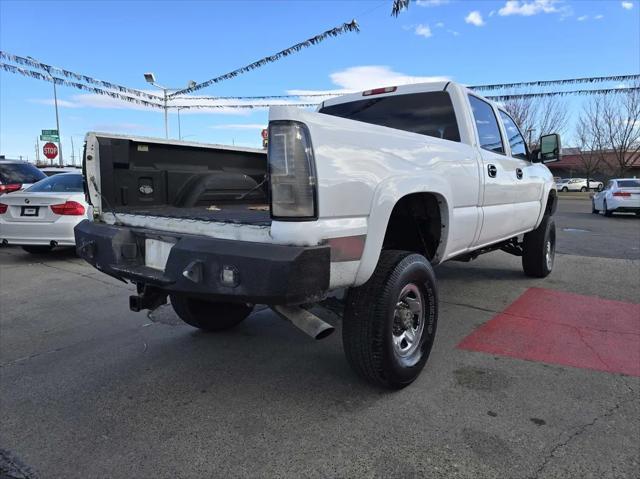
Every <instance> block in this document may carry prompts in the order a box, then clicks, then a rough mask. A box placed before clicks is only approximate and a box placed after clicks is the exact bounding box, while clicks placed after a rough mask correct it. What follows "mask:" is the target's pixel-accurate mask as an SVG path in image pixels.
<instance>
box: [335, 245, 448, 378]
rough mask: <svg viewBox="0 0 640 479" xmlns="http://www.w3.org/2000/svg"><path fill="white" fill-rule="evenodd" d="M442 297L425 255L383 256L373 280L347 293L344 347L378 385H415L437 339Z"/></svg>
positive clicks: (360, 370)
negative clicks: (439, 299)
mask: <svg viewBox="0 0 640 479" xmlns="http://www.w3.org/2000/svg"><path fill="white" fill-rule="evenodd" d="M437 320H438V294H437V288H436V280H435V275H434V273H433V269H432V268H431V265H430V264H429V261H427V259H426V258H425V257H424V256H421V255H419V254H413V253H411V252H408V251H383V252H382V253H381V255H380V260H379V261H378V265H377V266H376V270H375V271H374V273H373V275H372V276H371V278H370V279H369V281H367V282H366V283H365V284H363V285H362V286H359V287H357V288H351V289H350V290H349V292H348V293H347V298H346V305H345V312H344V319H343V326H342V344H343V346H344V350H345V354H346V356H347V360H348V362H349V363H350V365H351V367H352V368H353V369H354V370H355V371H356V372H357V373H358V374H359V375H360V376H361V377H363V378H364V379H366V380H367V381H369V382H370V383H372V384H374V385H376V386H382V387H385V388H389V389H400V388H403V387H405V386H407V385H409V384H411V383H412V382H413V381H414V380H415V379H416V378H417V377H418V375H419V374H420V372H421V371H422V369H423V368H424V365H425V364H426V362H427V359H428V357H429V353H430V352H431V347H432V346H433V341H434V339H435V334H436V325H437Z"/></svg>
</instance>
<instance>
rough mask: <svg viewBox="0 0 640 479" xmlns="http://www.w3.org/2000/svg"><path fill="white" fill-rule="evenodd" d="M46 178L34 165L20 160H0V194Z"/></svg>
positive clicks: (20, 188)
mask: <svg viewBox="0 0 640 479" xmlns="http://www.w3.org/2000/svg"><path fill="white" fill-rule="evenodd" d="M43 178H46V175H45V174H44V173H43V172H41V171H40V170H39V169H38V168H36V167H35V165H32V164H31V163H29V162H27V161H20V160H0V195H3V194H5V193H11V192H12V191H20V190H23V189H25V188H28V187H29V186H31V185H32V184H33V183H35V182H37V181H40V180H41V179H43Z"/></svg>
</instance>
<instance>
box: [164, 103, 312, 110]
mask: <svg viewBox="0 0 640 479" xmlns="http://www.w3.org/2000/svg"><path fill="white" fill-rule="evenodd" d="M318 105H319V104H318V103H276V104H261V103H255V104H251V103H241V104H237V105H186V106H170V107H169V108H175V109H180V110H193V109H196V110H206V109H207V108H240V109H243V108H246V109H248V110H253V109H255V108H269V107H272V106H297V107H299V108H309V107H312V106H314V107H315V106H318Z"/></svg>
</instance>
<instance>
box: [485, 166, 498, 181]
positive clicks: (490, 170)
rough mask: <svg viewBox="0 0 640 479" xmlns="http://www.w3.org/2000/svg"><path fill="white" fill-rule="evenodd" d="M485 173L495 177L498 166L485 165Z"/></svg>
mask: <svg viewBox="0 0 640 479" xmlns="http://www.w3.org/2000/svg"><path fill="white" fill-rule="evenodd" d="M487 173H488V174H489V178H495V177H496V175H497V174H498V168H496V165H487Z"/></svg>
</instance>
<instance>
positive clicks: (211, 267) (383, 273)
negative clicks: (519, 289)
mask: <svg viewBox="0 0 640 479" xmlns="http://www.w3.org/2000/svg"><path fill="white" fill-rule="evenodd" d="M269 119H270V121H269V129H268V137H269V147H268V152H267V154H265V152H264V151H262V150H257V149H247V148H234V147H230V146H218V145H201V146H197V145H194V144H193V143H188V144H187V143H180V142H169V141H167V140H153V139H149V138H135V137H124V136H117V135H106V136H105V135H101V134H97V133H89V134H88V135H87V136H86V153H85V159H84V162H85V169H86V182H87V188H88V195H89V199H90V203H91V204H92V205H93V207H94V219H95V222H91V221H88V220H87V221H82V222H81V223H79V224H78V226H76V230H75V231H76V245H77V251H78V254H79V255H80V256H81V257H82V258H84V259H85V260H86V261H88V262H89V263H90V264H92V265H93V266H95V267H96V268H98V269H99V270H100V271H102V272H104V273H106V274H109V275H111V276H113V277H116V278H120V279H123V280H128V281H131V282H133V283H135V284H136V285H137V293H138V294H136V295H134V296H131V297H130V298H129V304H130V307H131V309H133V310H134V311H140V310H143V309H155V308H157V307H159V306H160V305H162V304H164V303H166V301H167V296H168V297H169V298H170V300H171V305H172V306H173V309H174V310H175V312H176V313H177V314H178V316H179V317H180V318H182V319H183V320H184V321H185V322H186V323H188V324H190V325H192V326H195V327H197V328H201V329H203V330H206V331H220V330H223V329H227V328H231V327H233V326H235V325H236V324H238V323H240V322H241V321H242V320H244V319H245V318H246V317H247V316H248V315H249V314H250V313H251V311H252V310H253V305H255V304H266V305H269V306H270V307H271V308H272V309H273V310H274V311H276V312H277V313H278V314H279V315H281V316H282V317H283V318H286V319H288V320H290V321H291V322H292V323H293V324H294V325H296V326H297V327H299V328H300V329H302V330H303V331H304V332H306V333H307V334H309V335H310V336H311V337H313V338H316V339H320V338H322V337H325V336H327V335H328V334H330V333H331V332H332V330H333V327H332V326H331V325H329V324H327V323H326V322H324V321H323V320H322V319H320V318H319V317H317V316H316V315H314V314H312V313H311V312H310V311H309V310H308V309H307V308H308V306H309V305H312V304H314V303H317V302H319V301H321V300H323V299H324V298H326V297H327V296H328V295H330V294H336V291H343V289H344V288H347V292H346V298H345V312H344V317H343V327H342V340H343V345H344V349H345V353H346V356H347V359H348V361H349V363H350V364H351V365H352V367H353V368H354V370H355V371H356V372H358V373H359V374H360V375H361V376H363V377H364V378H365V379H367V380H369V381H371V382H372V383H374V384H377V385H380V386H384V387H388V388H401V387H404V386H406V385H408V384H409V383H411V382H412V381H413V380H414V379H415V378H416V377H417V376H418V374H419V373H420V371H421V370H422V368H423V367H424V365H425V363H426V361H427V358H428V356H429V352H430V350H431V347H432V345H433V342H434V339H435V332H436V324H437V319H438V288H437V284H436V279H435V275H434V273H433V269H432V265H435V264H438V263H442V262H443V261H447V260H452V259H456V260H461V261H469V260H471V259H474V258H476V257H477V256H478V255H480V254H482V253H486V252H489V251H494V250H502V251H505V252H508V253H511V254H514V255H516V256H520V257H521V258H522V267H523V269H524V273H525V274H526V275H528V276H532V277H538V278H542V277H545V276H547V275H548V274H549V273H550V272H551V270H552V268H553V263H554V254H555V241H556V233H555V224H554V221H553V216H552V215H553V214H554V212H555V210H556V207H557V196H556V190H555V183H554V182H553V175H552V174H551V172H550V171H549V169H548V168H547V167H546V166H545V165H544V164H543V163H545V162H550V161H556V160H558V157H559V152H560V139H559V137H558V135H555V134H552V135H545V136H543V137H542V138H541V139H540V145H541V149H540V150H536V151H534V152H530V151H529V150H528V148H527V145H526V142H525V139H524V137H523V135H522V133H521V131H520V130H519V128H518V126H517V125H516V124H515V122H514V121H513V119H512V118H511V116H509V114H508V113H507V111H506V110H504V108H503V107H501V106H500V105H498V104H496V103H493V102H491V101H488V100H486V99H484V98H482V97H481V96H479V95H478V94H476V93H475V92H473V91H471V90H468V89H467V88H465V87H464V86H462V85H458V84H456V83H453V82H438V83H427V84H419V85H406V86H398V87H388V88H378V89H375V90H368V91H365V92H360V93H355V94H350V95H345V96H342V97H339V98H334V99H331V100H327V101H325V102H324V103H323V104H322V105H321V107H320V108H319V110H318V111H317V112H308V111H304V110H302V109H299V108H294V107H286V106H284V107H272V108H271V109H270V112H269ZM505 139H506V140H505Z"/></svg>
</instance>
